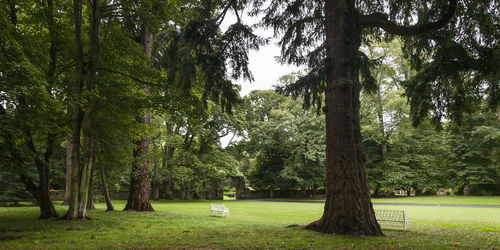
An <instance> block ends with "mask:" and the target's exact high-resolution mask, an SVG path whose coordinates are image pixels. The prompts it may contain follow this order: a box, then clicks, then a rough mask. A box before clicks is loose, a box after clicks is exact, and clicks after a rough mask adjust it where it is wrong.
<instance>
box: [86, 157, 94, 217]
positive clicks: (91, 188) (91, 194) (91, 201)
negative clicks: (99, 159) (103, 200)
mask: <svg viewBox="0 0 500 250" xmlns="http://www.w3.org/2000/svg"><path fill="white" fill-rule="evenodd" d="M92 165H93V166H95V160H94V163H93V164H92ZM94 169H95V168H94V167H92V170H91V171H90V183H89V200H88V202H87V210H94V209H95V201H94V197H95V193H94Z"/></svg>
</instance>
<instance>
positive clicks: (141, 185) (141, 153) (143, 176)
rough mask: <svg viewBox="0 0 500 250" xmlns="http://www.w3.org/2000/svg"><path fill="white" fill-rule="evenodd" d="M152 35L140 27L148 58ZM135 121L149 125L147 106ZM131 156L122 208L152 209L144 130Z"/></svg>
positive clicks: (149, 116)
mask: <svg viewBox="0 0 500 250" xmlns="http://www.w3.org/2000/svg"><path fill="white" fill-rule="evenodd" d="M152 41H153V36H152V34H151V32H149V30H147V28H146V27H145V26H143V27H142V32H141V45H142V46H143V48H144V53H145V54H146V56H147V57H148V58H150V57H151V48H152V47H151V46H152ZM142 89H143V90H144V92H146V93H148V89H147V87H146V86H143V87H142ZM136 120H137V122H140V123H143V124H145V125H146V126H148V127H149V126H151V114H150V112H149V109H148V108H144V114H143V115H142V116H139V117H137V118H136ZM135 144H136V147H135V148H134V152H133V156H134V163H133V165H132V171H131V174H130V189H129V196H128V200H127V205H126V206H125V209H124V210H135V211H154V209H153V207H152V206H151V203H150V202H149V196H150V189H149V160H148V159H147V157H148V152H149V135H148V133H147V132H146V131H145V132H144V133H143V134H142V136H141V138H140V139H139V140H138V141H137V142H136V143H135Z"/></svg>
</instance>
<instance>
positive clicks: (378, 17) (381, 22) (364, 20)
mask: <svg viewBox="0 0 500 250" xmlns="http://www.w3.org/2000/svg"><path fill="white" fill-rule="evenodd" d="M457 2H458V0H449V5H448V9H447V10H446V11H445V12H444V13H443V15H442V16H441V18H440V19H439V20H437V21H436V22H431V23H426V24H416V25H412V26H402V25H399V24H397V23H395V22H393V21H390V20H389V16H388V15H387V14H385V13H381V12H375V13H372V14H370V15H361V16H360V17H359V22H360V25H361V27H363V28H372V27H377V28H381V29H383V30H385V31H386V32H388V33H390V34H392V35H400V36H412V35H419V34H423V33H427V32H431V31H434V30H438V29H441V28H443V27H444V26H445V25H446V24H447V23H448V22H449V21H450V20H451V18H452V17H453V16H454V15H455V11H456V9H457Z"/></svg>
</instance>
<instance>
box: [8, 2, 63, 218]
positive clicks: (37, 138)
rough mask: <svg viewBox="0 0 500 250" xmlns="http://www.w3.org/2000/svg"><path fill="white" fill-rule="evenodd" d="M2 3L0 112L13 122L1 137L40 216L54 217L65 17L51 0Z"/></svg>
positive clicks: (61, 115)
mask: <svg viewBox="0 0 500 250" xmlns="http://www.w3.org/2000/svg"><path fill="white" fill-rule="evenodd" d="M3 3H4V4H2V7H1V10H0V12H2V13H1V16H2V20H1V23H2V25H1V26H0V29H1V30H2V32H1V33H2V37H1V38H0V40H1V43H2V47H1V50H2V53H1V54H2V56H1V57H0V58H1V59H0V61H1V64H0V72H2V76H0V78H1V79H0V81H2V84H1V86H2V88H1V90H0V92H1V93H2V94H1V101H0V102H1V110H0V116H2V119H5V121H8V122H9V123H11V125H13V127H11V128H10V129H9V128H7V129H6V130H2V135H1V136H2V140H3V142H4V143H5V145H7V152H9V158H11V159H12V160H13V161H14V162H16V164H17V168H16V169H15V171H16V172H18V174H19V176H20V178H21V180H22V181H23V183H24V184H25V187H26V189H27V190H28V191H29V192H30V193H32V195H33V197H34V198H35V200H36V201H37V202H38V204H39V206H40V212H41V213H40V218H52V217H56V216H57V212H56V210H55V208H54V206H53V204H52V201H51V200H50V193H49V189H50V185H51V184H50V175H51V167H52V166H53V162H54V159H53V158H54V152H55V151H56V150H57V145H58V143H59V140H60V136H61V134H63V133H64V132H63V128H64V122H65V118H66V117H65V110H64V109H63V108H62V107H63V105H62V102H63V99H64V94H63V93H64V89H65V88H64V86H63V84H61V82H62V81H63V79H64V75H65V73H66V71H67V68H66V66H65V65H63V64H62V63H60V61H62V60H65V59H67V57H66V56H65V55H64V53H63V51H64V45H63V44H62V43H63V41H64V40H65V39H64V38H63V37H62V36H61V34H63V33H64V32H65V31H66V30H67V27H68V22H67V20H68V19H67V18H65V16H63V15H58V14H57V12H58V10H59V9H60V8H63V7H65V6H64V4H60V5H59V4H56V3H54V2H53V1H51V0H47V1H43V2H41V3H39V2H33V1H19V2H18V3H17V4H16V3H15V2H13V1H6V2H5V1H4V2H3ZM33 25H38V26H40V27H44V28H43V29H32V26H33ZM61 59H62V60H61ZM20 142H22V143H20ZM30 165H31V166H35V167H36V169H37V177H38V180H37V181H35V180H33V179H32V176H30V175H28V174H27V173H28V172H30V171H27V170H26V169H23V168H26V167H29V166H30Z"/></svg>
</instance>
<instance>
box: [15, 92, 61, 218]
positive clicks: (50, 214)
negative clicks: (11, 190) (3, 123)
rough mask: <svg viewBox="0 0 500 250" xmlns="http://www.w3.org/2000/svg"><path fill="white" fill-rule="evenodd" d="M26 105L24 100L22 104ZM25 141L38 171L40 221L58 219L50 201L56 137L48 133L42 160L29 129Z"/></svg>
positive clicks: (26, 130)
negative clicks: (51, 165) (51, 162)
mask: <svg viewBox="0 0 500 250" xmlns="http://www.w3.org/2000/svg"><path fill="white" fill-rule="evenodd" d="M21 103H24V100H23V101H22V102H21ZM24 133H25V141H26V145H27V147H28V149H29V150H30V151H31V154H32V156H33V159H34V161H35V165H36V168H37V170H38V187H37V189H38V192H36V193H37V194H38V195H39V196H38V199H37V200H38V205H39V207H40V219H48V218H54V217H58V215H57V211H56V209H55V208H54V205H53V204H52V201H51V200H50V192H49V191H50V165H49V164H50V157H51V156H52V152H53V150H52V149H53V147H54V140H55V135H53V134H51V133H48V135H47V142H46V151H45V157H44V158H43V159H41V158H40V157H39V155H38V152H37V150H36V148H35V144H34V142H33V136H32V134H31V131H30V130H29V128H26V129H25V131H24Z"/></svg>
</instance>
